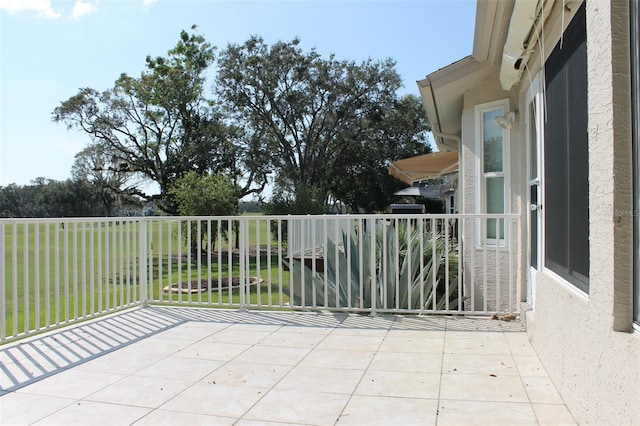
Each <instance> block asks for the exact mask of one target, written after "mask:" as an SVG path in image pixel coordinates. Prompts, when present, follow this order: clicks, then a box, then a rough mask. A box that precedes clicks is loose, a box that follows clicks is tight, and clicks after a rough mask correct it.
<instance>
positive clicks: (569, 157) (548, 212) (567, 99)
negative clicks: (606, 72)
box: [541, 3, 591, 296]
mask: <svg viewBox="0 0 640 426" xmlns="http://www.w3.org/2000/svg"><path fill="white" fill-rule="evenodd" d="M580 15H581V16H582V21H577V20H576V18H578V19H579V16H580ZM577 25H580V26H581V27H582V29H583V30H584V33H583V32H578V30H580V27H576V26H577ZM575 37H578V38H577V39H579V40H582V37H584V42H583V43H580V44H576V45H573V44H572V41H573V40H574V38H575ZM586 37H587V35H586V10H585V4H584V3H582V4H581V5H580V9H579V10H578V12H576V15H575V16H574V18H573V19H572V21H571V22H570V23H569V25H568V26H567V28H566V29H565V30H564V33H563V41H562V40H560V41H558V43H557V44H556V45H555V46H554V47H553V49H552V50H551V53H550V55H549V57H548V58H547V60H546V61H545V64H544V75H545V83H544V96H545V100H544V102H545V106H546V107H547V108H546V112H545V117H546V119H545V122H544V129H543V132H544V138H543V145H542V149H543V156H542V161H543V164H542V167H543V171H542V173H543V176H542V179H543V182H544V187H543V191H542V197H543V200H544V201H543V205H544V206H545V208H544V210H543V219H542V220H543V230H542V232H543V236H542V238H543V241H544V242H543V244H544V246H543V247H544V249H543V252H542V259H541V260H542V268H543V270H544V271H545V273H547V274H550V275H552V276H555V277H556V278H557V279H558V280H560V281H561V282H564V283H566V284H567V285H568V287H569V288H571V289H574V290H576V293H577V294H581V295H586V296H588V295H589V290H590V277H589V275H590V271H589V269H590V267H591V265H590V263H591V252H590V247H589V232H590V226H589V221H590V219H589V218H590V215H591V213H590V205H589V185H588V178H589V165H588V161H586V160H584V159H583V161H582V162H581V161H576V159H575V154H576V152H577V153H579V154H580V153H582V154H586V155H587V156H588V143H589V140H588V139H589V135H588V132H587V130H586V129H587V127H588V120H589V117H588V115H589V112H588V106H587V105H588V96H589V95H588V90H587V89H588V88H587V86H588V62H586V63H585V66H584V69H583V68H582V67H580V68H576V65H580V64H579V62H577V61H579V58H580V57H579V56H578V55H576V54H575V53H576V52H577V49H578V48H579V47H582V46H583V45H584V49H585V50H584V57H585V60H587V61H588V57H587V56H586ZM559 46H563V47H560V48H559ZM558 49H560V50H558ZM556 53H557V54H558V55H561V56H558V57H556V56H554V55H556ZM567 54H569V56H566V55H567ZM562 55H564V56H562ZM557 61H560V62H561V66H560V68H558V69H554V68H552V67H551V68H550V67H549V63H550V62H551V63H552V64H554V62H557ZM554 65H555V64H554ZM552 66H553V65H552ZM576 69H579V70H580V71H583V72H584V74H581V75H577V74H571V72H572V71H574V70H576ZM552 75H557V76H558V78H564V79H565V80H564V82H565V84H564V85H560V86H558V87H559V88H560V89H562V90H563V91H564V93H563V92H561V91H556V89H557V88H556V86H555V85H554V83H552V81H553V80H554V78H553V77H552ZM576 77H578V79H576ZM580 77H584V84H585V87H584V88H582V87H579V85H578V84H576V81H578V82H581V80H580ZM561 81H562V80H561ZM552 85H553V86H552ZM552 87H553V89H552ZM577 93H581V94H582V93H583V94H585V95H586V96H587V99H586V102H578V103H576V101H575V100H574V99H573V98H572V96H571V95H572V94H573V95H575V94H577ZM558 95H560V96H558ZM561 95H564V97H563V96H561ZM562 104H565V105H566V106H568V105H579V107H584V108H585V110H584V111H580V110H579V109H577V108H574V107H572V108H568V109H566V110H564V111H563V110H560V112H563V113H564V114H565V115H563V116H562V117H561V118H562V119H561V120H557V121H555V122H552V120H551V117H554V118H557V117H558V111H556V110H552V108H551V106H558V105H562ZM581 112H584V116H582V115H581V114H580V113H581ZM580 118H584V120H585V122H584V125H581V122H580V121H578V120H579V119H580ZM563 122H564V123H565V124H564V125H563V126H561V128H560V130H561V131H562V132H564V134H563V133H562V132H560V133H558V132H557V131H555V130H557V128H555V127H554V126H557V125H558V124H561V123H563ZM566 123H571V124H572V125H570V126H567V125H566ZM583 130H584V133H585V134H584V135H581V132H582V131H583ZM581 136H583V137H581ZM560 140H562V141H565V144H563V145H559V144H558V141H560ZM581 140H583V141H584V143H585V144H586V146H584V145H579V142H580V141H581ZM558 147H561V148H563V149H565V150H566V151H565V152H564V154H565V156H564V157H563V156H559V155H557V154H558V153H557V152H556V150H557V148H558ZM550 148H554V150H552V149H550ZM584 148H586V149H584ZM550 160H553V162H554V163H558V162H559V161H562V162H563V164H562V166H561V168H560V169H558V167H560V166H558V164H555V167H552V166H551V165H550V164H549V163H550ZM585 161H586V162H585ZM585 164H586V171H585V170H584V169H581V168H580V165H585ZM557 170H565V171H566V175H565V176H563V175H562V173H560V174H561V176H560V177H565V178H566V181H557V179H554V177H553V176H551V175H553V174H554V173H556V172H557ZM576 170H577V173H576ZM580 172H585V173H586V180H587V186H586V190H585V193H584V197H582V196H581V195H582V194H580V193H579V192H576V191H579V190H580V189H581V188H583V186H584V185H577V184H575V182H572V180H575V179H579V178H580V176H581V175H580ZM558 188H566V190H565V192H559V191H557V190H558ZM572 188H573V190H574V191H573V192H569V191H568V190H569V189H572ZM554 190H556V191H555V192H552V191H554ZM576 194H577V195H576ZM560 199H562V203H564V204H560V203H561V201H560ZM576 201H578V202H582V203H584V204H586V207H585V208H584V209H582V210H578V211H580V212H583V211H586V221H584V223H582V222H579V221H577V219H576V218H575V215H574V214H575V212H576V209H577V208H578V207H576ZM556 205H561V206H563V207H564V208H565V210H557V209H555V207H556ZM561 213H563V214H561ZM559 217H565V218H566V223H560V222H558V220H557V219H558V218H559ZM571 218H572V219H573V223H571V222H570V219H571ZM552 219H553V220H552ZM580 223H582V224H583V225H584V224H585V223H586V232H585V230H584V229H582V228H580V232H577V230H576V224H578V227H579V224H580ZM561 225H562V226H561ZM552 226H553V227H554V228H556V229H561V230H566V231H564V232H566V233H565V234H562V233H555V232H554V229H553V228H552ZM577 236H583V237H584V238H585V239H586V241H582V243H581V244H578V241H577V240H576V237H577ZM550 237H553V238H554V239H553V240H550V239H549V238H550ZM551 248H553V249H554V253H549V250H551ZM580 248H582V249H586V251H587V254H586V256H578V255H577V253H576V252H575V250H580ZM560 249H562V250H564V252H563V253H559V252H558V250H560ZM558 255H563V256H565V259H564V262H563V263H560V262H558V260H559V259H558V258H557V257H556V256H558ZM580 259H582V260H584V261H586V262H587V265H586V274H587V275H586V276H585V275H583V274H582V273H581V272H580V271H579V263H577V262H579V260H580ZM576 264H577V265H578V266H575V265H576Z"/></svg>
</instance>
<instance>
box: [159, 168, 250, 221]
mask: <svg viewBox="0 0 640 426" xmlns="http://www.w3.org/2000/svg"><path fill="white" fill-rule="evenodd" d="M169 191H170V193H171V194H172V195H173V196H174V198H175V200H176V204H177V205H178V212H179V213H180V214H181V215H182V216H231V215H236V214H238V212H239V210H238V194H237V189H236V187H235V186H234V184H233V182H232V180H231V179H230V178H229V177H228V176H227V175H225V174H224V173H216V174H214V175H208V176H200V175H198V174H197V173H196V172H194V171H191V172H188V173H186V174H185V175H184V176H182V177H181V178H179V179H178V180H176V182H175V183H174V184H173V186H172V187H171V189H170V190H169Z"/></svg>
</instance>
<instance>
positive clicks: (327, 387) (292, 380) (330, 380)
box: [275, 366, 363, 394]
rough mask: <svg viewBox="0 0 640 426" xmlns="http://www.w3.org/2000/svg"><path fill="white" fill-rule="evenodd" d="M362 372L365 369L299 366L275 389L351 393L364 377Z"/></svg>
mask: <svg viewBox="0 0 640 426" xmlns="http://www.w3.org/2000/svg"><path fill="white" fill-rule="evenodd" d="M362 374H363V370H348V369H344V368H342V369H338V368H322V367H302V366H297V367H295V368H293V369H292V370H291V371H290V372H289V373H288V374H287V375H286V376H285V377H284V378H283V379H282V380H281V381H280V382H279V383H278V384H277V385H276V387H275V389H279V390H291V389H300V390H304V389H313V390H315V391H318V392H329V393H345V394H351V393H353V391H354V390H355V389H356V387H357V386H358V383H359V382H360V380H361V379H362Z"/></svg>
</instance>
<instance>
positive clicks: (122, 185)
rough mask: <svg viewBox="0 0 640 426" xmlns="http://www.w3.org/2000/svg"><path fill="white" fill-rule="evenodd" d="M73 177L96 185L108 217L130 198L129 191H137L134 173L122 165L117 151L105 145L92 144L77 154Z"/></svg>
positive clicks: (72, 169)
mask: <svg viewBox="0 0 640 426" xmlns="http://www.w3.org/2000/svg"><path fill="white" fill-rule="evenodd" d="M71 176H72V177H73V179H74V180H75V181H83V182H90V183H91V184H93V185H94V186H95V187H96V189H97V190H98V193H99V195H100V198H101V200H102V204H103V205H104V209H105V214H106V215H107V216H112V215H113V213H114V206H116V205H120V204H122V202H123V201H125V200H127V199H129V198H130V197H129V196H128V195H127V194H129V193H130V192H132V191H135V189H134V188H135V186H136V184H137V183H138V182H137V180H136V179H135V174H133V173H131V172H129V171H128V168H127V167H126V165H122V164H119V163H118V156H117V154H115V153H111V152H109V147H108V146H105V145H104V144H91V145H89V146H87V147H86V148H85V149H83V150H82V151H80V152H79V153H77V154H76V156H75V161H74V163H73V166H72V167H71Z"/></svg>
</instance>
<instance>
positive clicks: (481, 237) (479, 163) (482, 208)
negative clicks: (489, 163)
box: [474, 99, 511, 248]
mask: <svg viewBox="0 0 640 426" xmlns="http://www.w3.org/2000/svg"><path fill="white" fill-rule="evenodd" d="M494 111H499V113H498V116H499V117H501V116H504V115H505V114H506V113H508V112H510V111H511V110H510V103H509V99H499V100H495V101H491V102H485V103H482V104H478V105H476V106H475V108H474V118H475V137H476V152H477V153H478V156H477V160H476V170H477V172H476V176H477V182H476V183H477V186H476V188H477V193H476V199H477V200H478V202H477V203H476V212H477V213H478V214H487V181H488V180H489V179H495V178H502V179H503V191H504V193H503V194H504V195H503V209H502V210H503V212H502V213H493V214H509V213H511V174H510V173H511V161H510V159H511V157H510V149H509V147H510V143H509V141H510V131H509V130H510V129H509V128H508V127H507V128H505V127H502V171H501V172H486V173H485V171H484V162H485V143H484V142H485V141H484V114H485V113H488V112H494ZM494 223H495V222H494ZM507 224H508V221H506V220H503V221H502V226H501V227H500V228H499V229H500V230H501V232H502V230H504V232H502V233H501V234H500V238H499V240H498V241H497V239H496V238H495V237H494V238H491V237H489V236H488V233H489V219H484V220H482V221H481V224H480V226H478V227H477V228H478V231H477V241H478V242H479V245H482V246H490V247H496V245H498V247H499V248H508V242H509V227H508V226H507ZM493 226H495V225H493Z"/></svg>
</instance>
